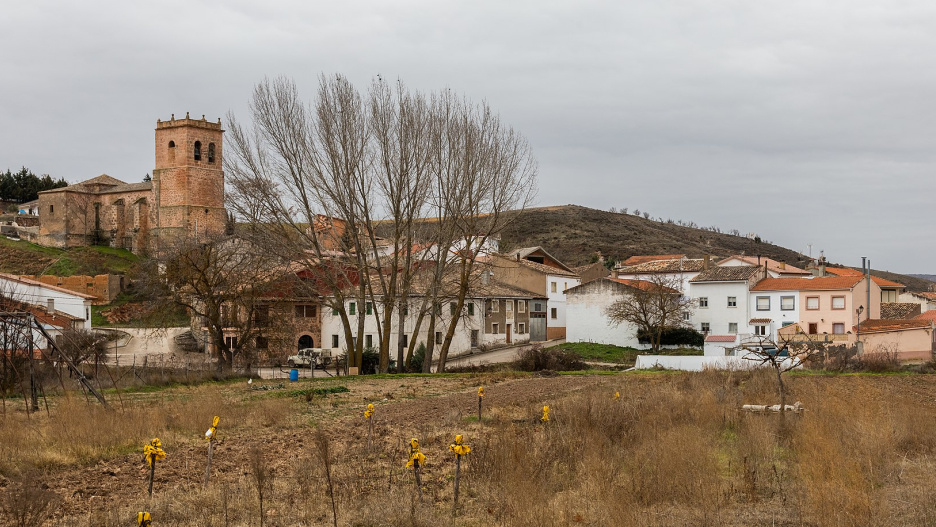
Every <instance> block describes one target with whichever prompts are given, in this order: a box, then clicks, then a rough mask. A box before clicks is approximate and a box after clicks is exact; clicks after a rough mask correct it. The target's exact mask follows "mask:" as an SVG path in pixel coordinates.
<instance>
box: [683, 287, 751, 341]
mask: <svg viewBox="0 0 936 527" xmlns="http://www.w3.org/2000/svg"><path fill="white" fill-rule="evenodd" d="M689 296H690V297H692V299H693V300H695V301H696V307H695V308H694V310H693V313H692V316H691V317H690V321H691V323H692V327H693V328H695V329H697V330H699V331H702V323H703V322H708V323H709V327H710V328H711V329H710V331H709V334H710V335H730V334H731V332H729V331H728V324H729V323H736V324H737V325H738V328H737V332H738V333H743V332H745V331H747V327H748V321H749V320H751V316H750V314H751V312H752V310H751V309H750V308H749V304H748V302H749V299H748V285H747V282H746V281H745V282H697V283H692V284H690V286H689ZM730 296H733V297H735V299H736V301H737V306H736V307H728V297H730ZM703 297H704V298H708V307H700V306H699V304H698V301H699V298H703Z"/></svg>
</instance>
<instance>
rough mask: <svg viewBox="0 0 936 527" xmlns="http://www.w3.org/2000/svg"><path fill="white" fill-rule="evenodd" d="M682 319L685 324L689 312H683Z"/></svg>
mask: <svg viewBox="0 0 936 527" xmlns="http://www.w3.org/2000/svg"><path fill="white" fill-rule="evenodd" d="M682 319H683V320H685V321H686V322H688V321H689V312H688V311H683V314H682Z"/></svg>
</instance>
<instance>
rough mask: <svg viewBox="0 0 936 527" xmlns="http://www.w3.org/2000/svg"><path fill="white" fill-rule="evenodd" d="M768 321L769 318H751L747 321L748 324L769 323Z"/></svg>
mask: <svg viewBox="0 0 936 527" xmlns="http://www.w3.org/2000/svg"><path fill="white" fill-rule="evenodd" d="M769 323H770V319H769V318H752V319H751V321H750V322H748V324H769Z"/></svg>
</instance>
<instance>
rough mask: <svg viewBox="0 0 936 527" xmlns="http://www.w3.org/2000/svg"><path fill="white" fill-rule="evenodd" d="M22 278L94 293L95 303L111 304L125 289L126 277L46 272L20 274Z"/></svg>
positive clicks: (90, 293) (78, 291)
mask: <svg viewBox="0 0 936 527" xmlns="http://www.w3.org/2000/svg"><path fill="white" fill-rule="evenodd" d="M20 276H21V277H22V278H28V279H30V280H35V281H37V282H41V283H43V284H48V285H54V286H57V287H61V288H62V289H68V290H69V291H74V292H76V293H82V294H85V295H92V296H94V297H96V298H95V300H93V301H92V302H91V303H92V304H94V305H102V304H110V303H111V302H113V301H114V299H115V298H117V295H119V294H120V292H121V291H122V290H123V286H124V277H123V276H121V275H118V274H99V275H96V276H87V275H79V276H55V275H51V274H44V275H42V276H39V277H37V276H35V275H28V274H24V275H20Z"/></svg>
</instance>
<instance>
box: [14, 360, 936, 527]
mask: <svg viewBox="0 0 936 527" xmlns="http://www.w3.org/2000/svg"><path fill="white" fill-rule="evenodd" d="M788 380H789V384H790V389H791V391H792V397H791V400H798V401H801V402H802V403H803V406H804V407H805V408H806V411H805V412H804V413H802V414H799V415H786V416H785V418H783V419H781V417H780V416H779V415H776V414H771V415H763V414H751V413H745V412H740V411H739V408H740V406H741V405H742V404H747V403H754V404H763V403H771V404H772V403H774V402H776V396H775V385H774V383H773V378H772V377H771V374H770V373H769V372H757V373H740V372H705V373H697V374H688V373H669V372H649V373H627V374H615V375H597V374H595V375H589V374H585V375H562V376H535V375H527V374H512V373H496V374H476V375H472V374H462V375H448V376H435V377H423V376H406V377H381V378H366V377H365V378H354V379H347V378H340V379H328V380H315V381H304V382H300V383H292V384H287V385H285V386H282V387H279V386H277V385H274V384H272V383H270V384H269V385H268V387H269V388H271V389H268V390H257V389H255V388H256V386H257V385H258V384H260V383H257V382H255V383H254V385H253V386H254V389H248V386H247V384H246V382H243V381H231V382H226V383H209V384H202V385H196V386H176V387H171V388H164V389H158V390H147V391H136V392H129V391H124V392H123V393H121V394H120V395H119V397H118V394H116V393H109V394H108V400H109V401H110V402H111V403H112V404H113V405H114V406H115V409H114V410H113V411H106V410H103V409H102V408H101V407H100V406H98V405H97V403H96V402H94V401H93V399H92V402H88V401H86V400H85V398H84V397H82V396H78V395H72V396H70V397H64V396H57V397H54V398H51V399H50V400H49V408H48V410H46V409H45V408H43V409H42V411H40V412H38V413H33V414H32V415H31V416H28V417H27V415H26V414H25V413H24V412H23V411H22V407H23V401H22V399H20V400H18V401H17V400H8V401H7V402H6V411H5V414H4V415H3V416H2V417H0V420H2V421H0V514H2V515H3V516H2V517H0V519H2V521H0V523H2V524H3V525H61V526H66V525H67V526H75V525H82V526H84V525H87V526H98V525H100V526H129V525H136V513H137V511H141V510H147V511H150V512H151V513H152V516H153V525H154V526H191V525H201V526H222V525H224V526H228V525H229V526H242V525H244V526H246V525H261V520H262V522H263V523H262V524H263V525H268V526H300V525H306V526H309V525H333V521H334V518H333V513H332V506H331V501H330V499H329V491H328V484H327V474H326V469H327V468H328V469H330V476H331V479H332V483H333V489H334V497H335V504H336V509H337V524H338V525H341V526H371V525H373V526H376V525H388V526H404V525H405V526H446V525H458V526H488V525H505V526H527V525H529V526H560V525H561V526H577V525H596V526H598V525H600V526H606V525H622V526H629V525H646V526H653V525H660V526H664V525H666V526H672V525H713V526H715V525H738V526H741V525H764V526H768V525H771V526H775V525H780V526H782V525H816V526H824V525H871V526H874V525H882V526H883V525H888V526H894V525H936V499H934V498H936V457H934V454H936V376H933V375H816V374H801V375H795V376H790V377H788ZM480 385H483V386H484V387H485V392H486V397H485V399H484V406H485V408H484V418H483V420H482V422H481V423H479V422H478V421H477V414H476V412H477V395H476V393H477V387H478V386H480ZM337 386H343V387H346V388H347V389H348V391H346V392H342V391H340V390H337V391H336V392H337V393H327V394H324V395H321V393H324V392H328V391H329V390H327V389H328V388H334V387H337ZM311 388H318V389H319V393H318V394H316V393H313V392H311V391H310V390H311ZM616 391H617V392H620V394H621V395H620V398H617V399H615V398H614V393H615V392H616ZM369 402H370V403H374V405H375V407H376V412H375V416H374V433H373V441H372V446H371V448H368V445H367V424H366V422H365V420H364V419H363V417H362V412H363V410H364V408H365V407H366V405H367V403H369ZM543 405H549V407H550V409H551V411H550V420H549V422H548V423H545V424H544V423H540V422H539V417H540V415H541V408H542V406H543ZM214 415H219V416H220V417H221V422H220V425H219V427H218V437H219V438H220V441H219V442H218V443H216V446H215V449H214V456H213V462H212V474H211V480H210V483H209V484H208V485H207V486H205V485H203V482H202V480H203V477H204V472H205V461H206V457H207V442H206V440H205V439H204V433H205V430H206V429H207V428H208V427H209V426H210V425H211V418H212V416H214ZM457 433H458V434H464V436H465V440H466V441H465V442H466V443H467V444H469V445H470V446H471V449H472V452H471V453H470V454H469V455H468V456H467V459H466V461H465V462H463V464H462V479H461V493H460V498H459V507H458V510H457V511H454V512H453V502H452V491H453V483H454V481H453V478H454V470H455V460H454V456H453V455H452V454H451V453H450V452H449V451H448V445H449V444H450V443H451V442H452V441H453V439H454V436H455V434H457ZM153 437H159V438H160V439H161V441H162V444H163V448H164V449H165V450H166V452H167V457H166V459H165V460H163V461H162V462H160V463H158V464H157V470H156V478H155V485H154V494H153V497H152V498H151V499H150V498H148V497H147V481H148V475H149V471H148V469H147V468H146V464H145V462H144V461H143V457H142V447H143V444H144V443H145V442H146V441H148V440H149V439H151V438H153ZM411 437H417V438H419V440H420V444H421V447H422V452H423V453H424V454H425V455H426V457H427V458H428V459H427V464H426V466H425V467H424V471H423V473H422V484H423V498H422V500H421V501H420V500H419V499H417V498H416V492H415V485H414V478H413V474H412V471H411V470H409V471H408V470H407V469H405V468H404V464H405V463H406V460H407V458H408V441H409V439H410V438H411ZM326 446H327V452H326V451H325V449H323V448H324V447H326ZM260 491H262V492H263V496H264V498H263V509H262V511H261V509H260V507H259V494H260ZM261 514H262V518H261Z"/></svg>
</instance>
